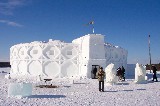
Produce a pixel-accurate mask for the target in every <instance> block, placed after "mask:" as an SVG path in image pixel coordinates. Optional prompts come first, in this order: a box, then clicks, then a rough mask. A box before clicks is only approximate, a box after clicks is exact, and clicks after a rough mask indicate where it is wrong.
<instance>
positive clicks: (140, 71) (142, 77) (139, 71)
mask: <svg viewBox="0 0 160 106" xmlns="http://www.w3.org/2000/svg"><path fill="white" fill-rule="evenodd" d="M146 79H147V76H146V67H145V66H142V65H141V64H138V63H137V64H136V68H135V81H134V82H135V83H137V84H141V83H147V81H146Z"/></svg>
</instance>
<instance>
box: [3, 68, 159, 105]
mask: <svg viewBox="0 0 160 106" xmlns="http://www.w3.org/2000/svg"><path fill="white" fill-rule="evenodd" d="M2 71H4V72H9V68H0V106H159V105H160V102H159V100H160V82H152V81H151V78H152V74H150V73H148V77H149V80H148V83H147V84H134V83H133V81H134V79H133V78H134V76H127V79H126V81H125V82H119V83H118V84H117V85H113V86H105V92H99V91H98V80H97V79H81V80H80V79H76V80H74V83H73V80H70V79H67V78H65V79H56V80H53V81H52V82H50V83H52V85H56V86H59V87H58V88H38V87H36V85H40V84H44V82H43V81H42V82H34V81H33V80H32V81H29V80H28V82H31V83H32V84H33V85H32V87H33V91H32V96H30V97H28V98H22V99H17V98H9V97H7V96H8V86H9V83H11V82H21V80H14V79H5V78H4V75H5V74H7V73H2ZM157 76H158V80H159V81H160V74H159V73H158V75H157Z"/></svg>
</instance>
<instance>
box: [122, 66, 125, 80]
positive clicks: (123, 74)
mask: <svg viewBox="0 0 160 106" xmlns="http://www.w3.org/2000/svg"><path fill="white" fill-rule="evenodd" d="M122 78H123V81H125V69H124V67H123V66H122Z"/></svg>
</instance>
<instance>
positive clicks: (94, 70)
mask: <svg viewBox="0 0 160 106" xmlns="http://www.w3.org/2000/svg"><path fill="white" fill-rule="evenodd" d="M92 73H93V75H94V76H93V78H94V79H95V78H96V73H97V68H96V66H95V68H94V69H93V71H92Z"/></svg>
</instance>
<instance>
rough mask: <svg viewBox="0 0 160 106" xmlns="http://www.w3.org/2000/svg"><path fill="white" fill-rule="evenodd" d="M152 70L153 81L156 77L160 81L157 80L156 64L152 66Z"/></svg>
mask: <svg viewBox="0 0 160 106" xmlns="http://www.w3.org/2000/svg"><path fill="white" fill-rule="evenodd" d="M152 70H153V80H152V81H154V79H156V82H158V80H157V68H156V67H155V66H154V65H153V66H152Z"/></svg>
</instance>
